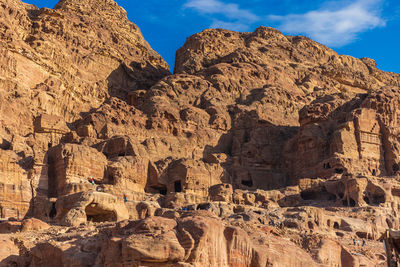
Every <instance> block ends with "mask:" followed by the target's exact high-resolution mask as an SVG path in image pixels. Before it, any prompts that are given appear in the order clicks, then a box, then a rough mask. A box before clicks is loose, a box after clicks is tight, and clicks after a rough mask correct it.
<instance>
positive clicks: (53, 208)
mask: <svg viewBox="0 0 400 267" xmlns="http://www.w3.org/2000/svg"><path fill="white" fill-rule="evenodd" d="M56 215H57V209H56V203H55V202H53V203H51V210H50V213H49V217H50V219H53V218H54V217H56Z"/></svg>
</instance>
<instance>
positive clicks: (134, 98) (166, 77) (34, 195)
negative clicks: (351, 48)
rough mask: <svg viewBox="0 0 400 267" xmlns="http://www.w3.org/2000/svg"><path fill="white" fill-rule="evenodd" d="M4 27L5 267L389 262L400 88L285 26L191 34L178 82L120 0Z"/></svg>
mask: <svg viewBox="0 0 400 267" xmlns="http://www.w3.org/2000/svg"><path fill="white" fill-rule="evenodd" d="M0 24H1V26H2V27H1V29H0V96H1V97H0V218H1V221H0V233H1V234H2V235H4V238H3V237H1V238H0V265H1V266H2V265H5V266H9V265H11V266H27V265H29V266H142V265H143V266H181V267H182V266H204V267H205V266H238V267H239V266H240V267H241V266H288V267H289V266H382V264H383V263H384V261H385V257H386V254H385V253H384V250H383V247H382V245H381V243H380V241H379V238H380V237H381V236H382V233H383V232H384V231H385V229H386V228H388V227H391V228H396V227H399V225H400V222H399V219H398V212H399V204H400V182H399V181H398V180H397V176H398V174H399V170H400V165H399V164H400V158H399V157H400V152H399V151H400V150H399V147H400V144H399V140H398V139H399V138H398V136H399V133H398V128H399V125H398V122H399V119H398V117H399V115H398V114H399V100H398V99H399V93H400V90H399V84H400V76H399V75H397V74H393V73H388V72H383V71H380V70H379V69H377V68H376V63H375V62H374V61H373V60H371V59H367V58H363V59H356V58H353V57H350V56H343V55H338V54H337V53H336V52H335V51H333V50H331V49H329V48H327V47H325V46H323V45H321V44H319V43H316V42H314V41H312V40H310V39H308V38H305V37H301V36H297V37H293V36H285V35H283V34H282V33H281V32H279V31H277V30H275V29H272V28H267V27H259V28H258V29H256V30H255V31H254V32H250V33H239V32H233V31H228V30H222V29H209V30H204V31H202V32H200V33H197V34H195V35H193V36H190V37H189V38H188V39H187V41H186V43H185V44H184V46H183V47H182V48H180V49H179V50H178V51H177V56H176V64H175V70H174V74H171V73H170V72H169V69H168V66H167V64H166V63H165V61H164V60H163V59H162V58H161V56H160V55H158V54H157V53H156V52H155V51H154V50H152V49H151V47H150V45H149V44H148V43H147V42H146V41H145V40H144V38H143V36H142V34H141V33H140V30H139V29H138V27H137V26H136V25H135V24H133V23H132V22H130V21H128V19H127V16H126V12H125V11H124V10H123V9H122V8H121V7H119V6H118V5H117V4H116V3H115V2H113V1H111V0H95V1H76V0H65V1H60V2H59V3H58V4H57V5H56V7H55V8H54V9H48V8H42V9H38V8H36V7H35V6H32V5H27V4H24V3H22V2H20V1H17V0H0ZM30 217H36V218H37V219H28V218H30ZM38 219H40V220H42V221H43V222H42V221H40V220H38ZM353 239H357V240H364V241H366V243H365V244H364V245H363V246H362V245H357V242H355V243H353Z"/></svg>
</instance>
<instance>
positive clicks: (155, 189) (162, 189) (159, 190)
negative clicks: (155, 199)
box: [151, 186, 168, 196]
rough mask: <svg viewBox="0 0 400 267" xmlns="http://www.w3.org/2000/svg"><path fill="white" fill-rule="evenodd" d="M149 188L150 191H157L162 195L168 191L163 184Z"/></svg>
mask: <svg viewBox="0 0 400 267" xmlns="http://www.w3.org/2000/svg"><path fill="white" fill-rule="evenodd" d="M151 189H152V192H157V193H159V194H160V195H164V196H165V195H166V194H167V192H168V190H167V188H166V187H164V186H152V187H151Z"/></svg>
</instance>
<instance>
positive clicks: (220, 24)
mask: <svg viewBox="0 0 400 267" xmlns="http://www.w3.org/2000/svg"><path fill="white" fill-rule="evenodd" d="M183 7H184V8H191V9H194V10H196V11H198V12H200V13H202V14H208V15H219V16H222V17H224V18H225V19H227V20H220V19H216V18H213V19H212V20H213V23H212V24H211V25H210V28H225V29H230V30H237V31H244V30H247V29H248V28H249V26H250V25H251V24H252V23H255V22H257V21H260V17H258V16H257V15H255V14H254V13H253V12H251V11H250V10H246V9H242V8H240V7H239V5H237V4H232V3H224V2H222V1H219V0H188V1H187V2H186V3H185V4H184V6H183Z"/></svg>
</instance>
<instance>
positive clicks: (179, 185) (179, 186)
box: [174, 181, 182, 193]
mask: <svg viewBox="0 0 400 267" xmlns="http://www.w3.org/2000/svg"><path fill="white" fill-rule="evenodd" d="M174 189H175V192H176V193H179V192H182V182H181V181H175V182H174Z"/></svg>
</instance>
